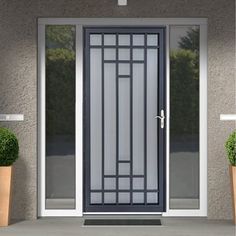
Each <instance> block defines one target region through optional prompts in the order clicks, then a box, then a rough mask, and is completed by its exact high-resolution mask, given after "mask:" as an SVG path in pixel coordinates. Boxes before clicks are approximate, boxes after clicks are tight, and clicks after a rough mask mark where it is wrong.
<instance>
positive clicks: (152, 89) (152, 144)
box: [147, 49, 158, 190]
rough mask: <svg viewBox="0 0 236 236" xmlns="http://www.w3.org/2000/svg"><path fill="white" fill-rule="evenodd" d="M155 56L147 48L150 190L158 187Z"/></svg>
mask: <svg viewBox="0 0 236 236" xmlns="http://www.w3.org/2000/svg"><path fill="white" fill-rule="evenodd" d="M157 58H158V51H157V49H148V50H147V189H150V190H151V189H157V187H158V186H157V182H158V172H157V169H158V163H157V156H158V153H157V151H158V150H157V148H158V146H157V143H158V140H157V135H158V133H157V130H158V126H157V125H158V123H157V120H156V119H155V118H154V117H155V116H156V114H158V98H157V91H158V85H157V79H156V78H157V73H158V71H157V68H158V67H157V66H156V65H157V63H158V62H157Z"/></svg>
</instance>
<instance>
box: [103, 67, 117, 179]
mask: <svg viewBox="0 0 236 236" xmlns="http://www.w3.org/2000/svg"><path fill="white" fill-rule="evenodd" d="M104 173H105V174H106V175H114V174H115V173H116V65H115V64H113V63H105V64H104Z"/></svg>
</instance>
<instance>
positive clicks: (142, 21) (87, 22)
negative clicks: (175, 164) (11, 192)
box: [38, 18, 207, 217]
mask: <svg viewBox="0 0 236 236" xmlns="http://www.w3.org/2000/svg"><path fill="white" fill-rule="evenodd" d="M46 25H75V26H76V108H75V112H76V154H75V158H76V176H75V178H76V194H75V200H76V206H75V209H70V210H69V209H68V210H66V209H65V210H64V209H63V210H61V209H58V210H57V209H46V207H45V200H46V199H45V196H46V195H45V187H46V186H45V26H46ZM91 25H93V26H96V25H97V26H109V25H110V26H116V25H119V26H122V25H124V26H127V25H130V26H166V32H167V33H166V55H167V57H166V104H167V105H166V117H167V119H166V123H167V128H166V133H167V135H166V212H163V213H162V212H156V213H155V212H154V213H153V212H152V213H150V212H135V213H132V212H131V213H129V212H127V213H124V212H122V213H119V212H112V213H110V212H109V214H137V215H138V214H161V215H162V216H168V217H169V216H194V217H196V216H201V217H206V216H207V19H206V18H39V19H38V81H39V83H38V85H39V92H38V122H39V123H38V124H39V126H38V127H39V128H38V216H39V217H45V216H61V217H65V216H77V217H79V216H83V215H84V214H86V213H84V212H83V27H84V26H91ZM171 25H173V26H179V25H184V26H185V25H198V26H200V94H199V99H200V118H199V119H200V151H199V152H200V153H199V157H200V175H199V184H200V208H199V209H189V210H188V209H183V210H181V209H180V210H176V209H170V208H169V158H170V156H169V117H170V88H169V86H170V61H169V46H170V45H169V32H170V26H171ZM89 214H108V213H107V212H99V213H98V212H94V213H89Z"/></svg>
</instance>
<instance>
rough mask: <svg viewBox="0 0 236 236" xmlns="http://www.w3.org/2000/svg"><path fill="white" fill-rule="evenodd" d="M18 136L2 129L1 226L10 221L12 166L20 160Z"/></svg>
mask: <svg viewBox="0 0 236 236" xmlns="http://www.w3.org/2000/svg"><path fill="white" fill-rule="evenodd" d="M18 153H19V146H18V141H17V138H16V136H15V135H14V134H13V133H12V132H11V131H10V130H8V129H6V128H0V226H8V225H9V219H10V203H11V185H12V184H11V183H12V164H13V163H14V162H15V161H16V159H17V158H18Z"/></svg>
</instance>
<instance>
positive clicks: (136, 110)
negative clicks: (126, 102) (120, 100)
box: [133, 64, 145, 175]
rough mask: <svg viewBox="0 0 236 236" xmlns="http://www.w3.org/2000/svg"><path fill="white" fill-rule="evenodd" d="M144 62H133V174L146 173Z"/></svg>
mask: <svg viewBox="0 0 236 236" xmlns="http://www.w3.org/2000/svg"><path fill="white" fill-rule="evenodd" d="M144 98H145V97H144V64H133V114H135V118H134V119H133V174H135V175H143V174H144V155H145V153H144V142H145V140H144V137H145V135H144V114H145V113H144Z"/></svg>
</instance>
